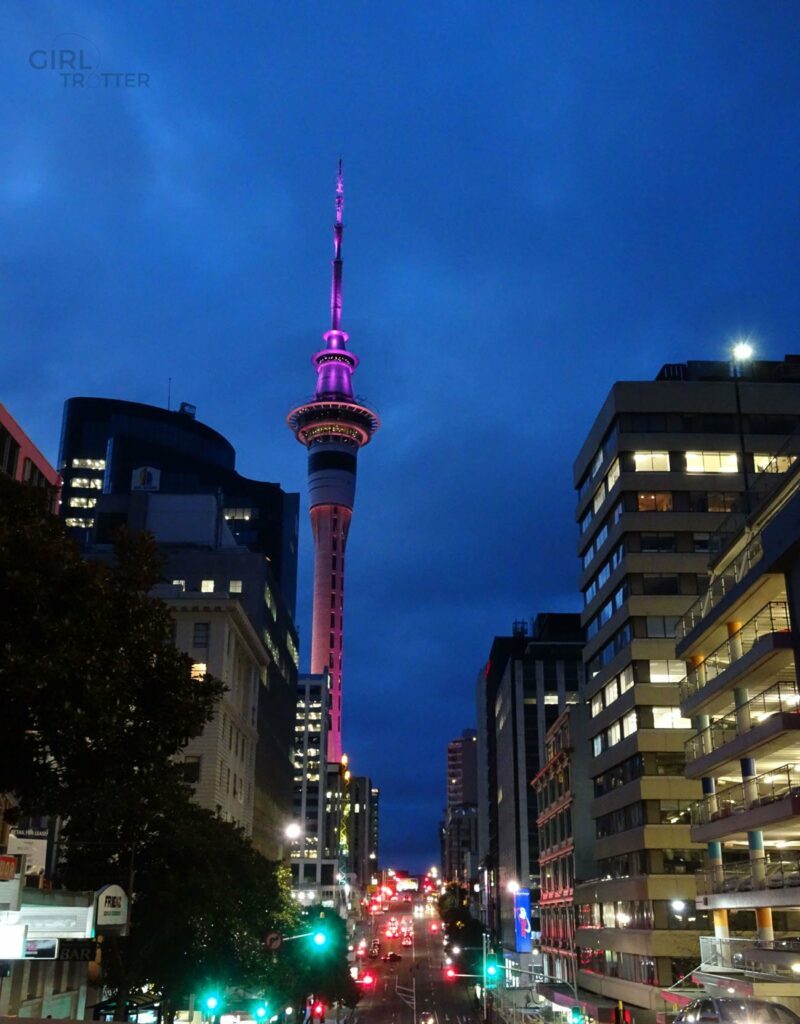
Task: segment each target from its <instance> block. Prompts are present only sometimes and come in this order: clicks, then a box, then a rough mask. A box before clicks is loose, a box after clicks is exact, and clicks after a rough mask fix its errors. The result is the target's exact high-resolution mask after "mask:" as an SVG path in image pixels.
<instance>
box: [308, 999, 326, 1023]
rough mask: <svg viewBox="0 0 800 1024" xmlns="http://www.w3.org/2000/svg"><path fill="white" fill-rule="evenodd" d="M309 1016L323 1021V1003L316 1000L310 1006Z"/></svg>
mask: <svg viewBox="0 0 800 1024" xmlns="http://www.w3.org/2000/svg"><path fill="white" fill-rule="evenodd" d="M311 1016H312V1017H313V1018H314V1020H319V1021H324V1020H325V1004H324V1003H320V1002H316V1003H314V1005H313V1006H312V1007H311Z"/></svg>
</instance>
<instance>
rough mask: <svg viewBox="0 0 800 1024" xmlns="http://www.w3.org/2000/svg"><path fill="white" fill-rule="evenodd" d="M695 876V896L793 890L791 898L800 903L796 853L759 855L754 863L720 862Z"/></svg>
mask: <svg viewBox="0 0 800 1024" xmlns="http://www.w3.org/2000/svg"><path fill="white" fill-rule="evenodd" d="M754 866H755V870H754V869H753V868H754ZM696 878H697V893H698V895H707V896H717V895H722V894H723V893H738V892H777V891H779V890H784V889H793V890H795V892H794V893H793V898H794V899H796V900H797V901H798V903H800V853H797V854H790V855H788V856H786V857H780V858H778V857H776V858H774V859H773V858H770V859H766V858H761V860H760V861H755V862H751V861H742V862H739V863H735V864H722V865H721V866H720V867H718V868H716V869H714V868H709V869H707V870H705V871H698V872H697V874H696Z"/></svg>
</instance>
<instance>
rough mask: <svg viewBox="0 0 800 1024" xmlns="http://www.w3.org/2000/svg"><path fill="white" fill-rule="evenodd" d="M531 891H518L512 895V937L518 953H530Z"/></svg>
mask: <svg viewBox="0 0 800 1024" xmlns="http://www.w3.org/2000/svg"><path fill="white" fill-rule="evenodd" d="M532 930H533V929H532V927H531V891H530V889H518V890H517V891H516V892H515V893H514V937H515V939H516V949H517V952H518V953H530V952H531V949H532V942H531V937H532Z"/></svg>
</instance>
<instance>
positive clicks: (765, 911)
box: [756, 907, 775, 973]
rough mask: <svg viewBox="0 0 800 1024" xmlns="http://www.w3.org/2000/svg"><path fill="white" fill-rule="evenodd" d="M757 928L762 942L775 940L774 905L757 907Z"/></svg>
mask: <svg viewBox="0 0 800 1024" xmlns="http://www.w3.org/2000/svg"><path fill="white" fill-rule="evenodd" d="M756 928H757V929H758V937H759V939H760V940H761V941H762V942H772V941H773V939H774V938H775V932H774V930H773V928H772V907H756ZM770 973H771V972H770Z"/></svg>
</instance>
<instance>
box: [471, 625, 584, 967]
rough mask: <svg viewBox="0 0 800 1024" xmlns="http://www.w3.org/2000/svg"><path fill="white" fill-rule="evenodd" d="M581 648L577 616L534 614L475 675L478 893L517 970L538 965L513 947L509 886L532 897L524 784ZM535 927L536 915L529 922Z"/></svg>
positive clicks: (568, 695) (535, 868)
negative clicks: (521, 890)
mask: <svg viewBox="0 0 800 1024" xmlns="http://www.w3.org/2000/svg"><path fill="white" fill-rule="evenodd" d="M582 646H583V641H582V632H581V628H580V617H579V616H578V615H572V614H555V613H548V614H543V615H539V616H537V617H536V619H535V620H534V623H533V630H532V633H531V635H530V636H529V635H528V630H527V624H526V623H524V622H523V623H515V627H514V632H513V634H512V635H511V636H508V637H495V640H494V643H493V644H492V648H491V651H490V654H489V659H488V661H487V663H486V667H485V669H484V671H483V673H482V675H481V677H480V678H479V680H478V687H477V703H478V708H477V710H478V734H479V742H478V748H479V750H480V753H481V760H480V763H479V766H478V771H479V783H478V795H479V801H480V802H479V806H478V813H479V839H480V840H481V841H482V842H483V843H485V845H483V846H481V845H479V855H480V860H481V865H482V868H481V877H480V884H481V890H482V891H481V898H482V905H483V914H484V916H485V918H486V921H487V924H488V926H489V928H490V930H491V931H492V933H493V934H494V935H495V937H496V940H497V941H498V942H499V943H500V944H501V945H502V947H503V950H504V955H505V957H506V959H507V960H509V961H511V962H513V963H516V964H517V965H518V966H520V967H521V968H522V969H523V970H530V969H532V967H533V966H535V965H536V964H540V963H541V959H540V957H538V956H537V955H536V954H531V953H528V952H525V951H524V950H518V949H517V946H518V945H519V943H518V941H517V934H516V929H515V900H514V894H513V891H512V890H513V889H515V888H517V887H519V888H521V889H523V890H525V889H527V890H529V891H530V900H531V909H532V910H534V911H535V908H536V907H537V905H538V896H539V847H538V829H537V824H536V818H537V808H536V800H535V795H534V793H533V791H532V790H531V788H530V783H531V780H532V779H533V777H534V776H535V775H536V774H537V773H538V772H539V770H540V768H541V767H542V765H543V764H544V763H545V736H546V733H547V730H548V729H549V728H550V726H551V725H552V724H553V723H554V722H555V720H556V719H557V718H558V716H559V715H560V714H561V713H562V712H563V711H564V710H565V708H567V707H568V706H569V705H572V704H575V703H577V701H578V699H579V698H578V691H579V685H580V681H581V678H582V670H581V650H582ZM532 925H533V930H534V931H536V932H538V930H539V929H538V920H534V921H532Z"/></svg>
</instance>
